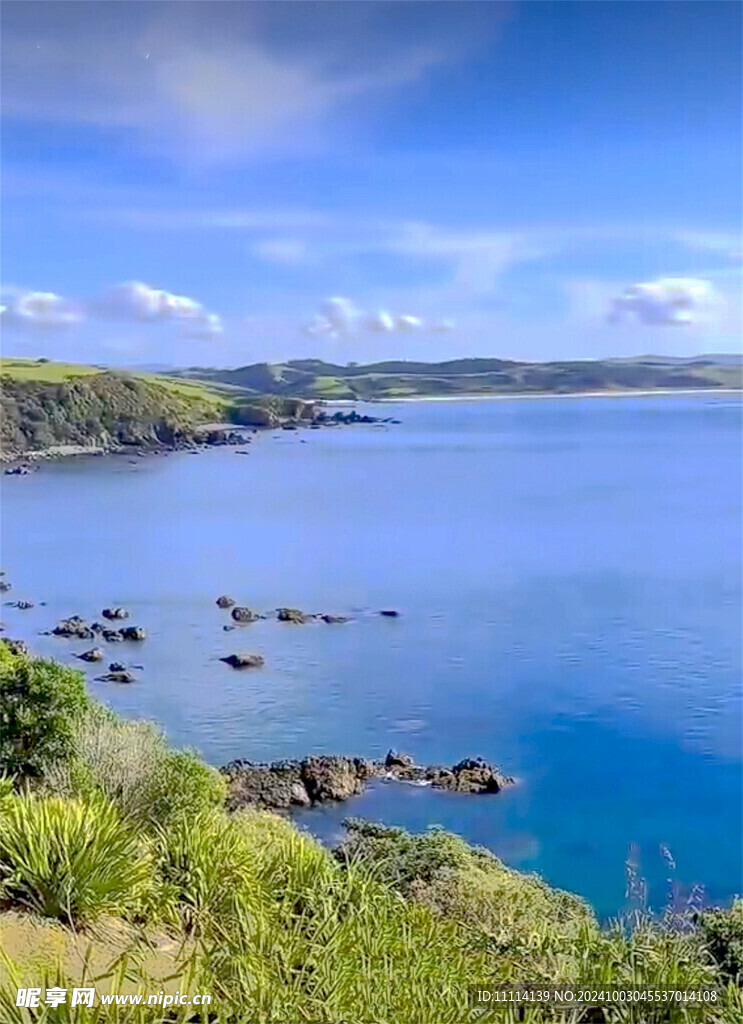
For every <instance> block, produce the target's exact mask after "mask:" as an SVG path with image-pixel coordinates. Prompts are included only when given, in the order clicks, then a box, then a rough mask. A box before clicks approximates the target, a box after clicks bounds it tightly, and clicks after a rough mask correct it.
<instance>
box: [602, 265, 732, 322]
mask: <svg viewBox="0 0 743 1024" xmlns="http://www.w3.org/2000/svg"><path fill="white" fill-rule="evenodd" d="M717 302H718V298H717V293H716V292H715V289H714V288H713V287H712V285H711V284H710V282H709V281H704V280H701V279H699V278H694V277H660V278H657V279H656V280H655V281H643V282H640V283H639V284H633V285H630V286H629V287H628V288H625V290H624V291H623V292H622V294H621V295H618V296H617V297H616V298H615V299H614V301H613V303H612V308H611V312H610V314H609V319H610V320H612V321H613V322H618V321H622V320H624V319H626V318H627V317H630V318H631V317H635V318H636V319H637V320H639V321H640V322H641V323H644V324H653V325H663V324H666V325H669V324H688V323H692V322H694V321H697V320H698V319H700V318H704V317H705V316H708V315H709V314H710V312H711V311H712V310H713V308H714V307H715V306H716V304H717Z"/></svg>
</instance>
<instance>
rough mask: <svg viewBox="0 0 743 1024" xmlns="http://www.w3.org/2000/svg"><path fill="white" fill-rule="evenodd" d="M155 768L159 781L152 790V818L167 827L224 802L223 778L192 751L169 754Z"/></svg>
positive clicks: (225, 790)
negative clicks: (176, 820) (184, 817)
mask: <svg viewBox="0 0 743 1024" xmlns="http://www.w3.org/2000/svg"><path fill="white" fill-rule="evenodd" d="M163 748H164V749H163V753H162V755H161V757H160V758H159V760H158V762H157V766H156V772H157V775H156V778H155V779H154V780H153V785H152V787H151V789H150V793H151V800H152V804H151V818H152V820H154V821H156V822H161V823H166V822H168V821H173V820H175V819H177V818H179V817H181V816H182V815H184V814H185V815H188V816H189V817H191V816H193V815H198V814H201V813H203V812H207V811H209V810H211V809H213V808H215V807H220V806H221V805H222V804H223V803H224V800H225V796H226V793H227V784H226V782H225V780H224V778H223V776H222V775H220V773H219V772H218V771H217V769H216V768H213V767H212V766H211V765H208V764H207V763H206V762H205V761H202V759H201V758H200V757H199V755H198V754H196V753H195V752H194V751H191V750H168V749H167V748H165V744H164V741H163Z"/></svg>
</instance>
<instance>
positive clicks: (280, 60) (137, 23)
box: [3, 2, 505, 165]
mask: <svg viewBox="0 0 743 1024" xmlns="http://www.w3.org/2000/svg"><path fill="white" fill-rule="evenodd" d="M20 6H21V7H23V6H26V5H20ZM29 6H30V7H32V8H33V12H32V14H33V16H30V15H27V16H25V17H24V13H23V11H22V10H21V11H9V12H7V15H6V18H5V21H6V26H5V28H4V39H3V65H4V67H3V74H4V83H5V85H4V90H3V102H4V108H5V112H6V114H8V115H10V116H12V117H15V118H21V119H24V120H26V121H29V122H33V121H35V122H38V123H44V124H50V123H56V124H61V125H73V126H84V127H88V128H92V129H103V130H105V131H107V132H112V131H113V132H119V133H122V138H127V139H129V141H130V143H131V141H132V140H134V141H136V142H137V143H138V144H139V145H141V146H143V147H144V148H145V149H146V150H147V151H149V152H151V153H155V154H159V155H164V156H169V157H171V158H174V159H177V160H180V161H186V162H193V163H195V164H199V165H203V164H217V163H221V162H230V161H235V160H240V159H245V158H250V157H251V156H255V155H264V156H265V155H266V154H271V153H277V152H278V153H293V152H297V151H307V150H308V149H309V150H312V149H318V148H326V147H327V146H329V145H331V146H337V145H339V144H342V142H343V139H344V136H345V135H346V134H347V131H348V127H349V124H350V123H351V122H349V121H348V111H349V108H350V107H352V106H353V105H355V104H357V103H363V104H367V103H369V102H378V101H383V100H386V99H389V97H390V96H392V95H395V94H397V93H398V92H399V90H400V89H402V88H409V87H411V86H414V85H415V84H416V83H419V82H422V81H424V80H425V79H426V78H427V77H428V76H429V75H430V74H431V73H433V72H434V71H435V70H436V69H437V68H440V67H442V66H444V65H446V64H448V63H450V62H452V61H455V60H457V59H459V58H460V57H461V56H462V54H463V52H467V51H468V50H469V49H470V48H471V47H472V46H473V45H476V44H477V42H478V33H477V32H475V31H470V32H469V33H468V35H469V38H468V40H467V45H465V44H464V40H465V37H464V36H463V35H462V33H461V32H460V33H459V38H457V37H456V34H454V35H453V34H452V33H451V32H447V31H445V30H444V29H443V28H442V27H439V28H438V30H432V29H430V28H429V27H428V26H427V21H430V20H431V19H430V18H429V17H428V15H426V16H421V17H420V18H418V19H412V20H411V21H410V23H409V24H408V27H407V30H406V31H405V32H390V31H387V32H377V31H375V21H380V20H384V19H385V18H386V19H387V20H388V21H389V20H390V18H392V17H393V16H394V15H396V13H398V12H395V11H394V10H393V8H394V7H395V5H389V7H388V5H381V7H382V8H388V9H387V10H381V11H370V10H369V9H368V8H370V7H371V6H372V5H364V4H358V5H357V4H350V5H344V8H343V9H340V5H333V11H332V15H333V16H332V17H331V16H330V15H331V12H325V11H324V10H323V5H319V7H318V5H307V7H308V8H309V7H311V8H312V12H311V15H312V16H311V17H309V16H306V15H309V14H310V12H309V11H304V10H303V8H302V5H299V6H298V7H297V6H295V7H294V14H293V17H292V22H293V23H294V30H293V31H292V30H291V25H290V30H289V31H287V22H286V18H285V17H283V14H281V13H280V12H276V11H274V10H273V8H274V7H275V6H277V5H273V4H268V5H264V4H250V5H246V4H233V3H218V2H215V3H209V4H182V3H178V4H152V5H150V4H146V5H145V4H141V5H120V6H117V8H116V9H115V10H113V5H109V4H106V5H102V6H101V7H99V8H98V9H97V10H96V9H94V8H93V7H92V5H77V4H71V5H66V6H62V5H55V8H54V15H55V16H54V17H53V18H50V19H44V18H43V17H40V16H39V14H40V12H41V11H42V10H43V5H37V4H32V5H29ZM278 6H279V7H281V6H283V5H278ZM499 6H502V5H499ZM122 7H123V8H125V9H126V15H124V12H123V10H122ZM109 11H110V12H111V13H110V16H109ZM83 13H84V16H82V15H83ZM504 13H505V7H504V10H503V12H500V11H494V12H492V14H491V17H490V19H489V20H490V24H489V25H488V23H487V22H486V21H485V20H484V19H481V18H478V19H477V20H479V22H480V23H481V25H482V27H483V28H486V29H487V31H488V34H490V33H492V27H493V26H494V25H497V24H498V23H499V22H500V21H501V20H502V17H503V14H504ZM279 20H280V21H281V31H280V32H279V31H277V24H278V21H279ZM461 20H462V21H463V23H464V24H467V22H472V20H473V17H472V15H471V16H469V17H468V18H464V19H461ZM433 21H434V22H435V21H436V19H435V18H434V19H433ZM303 24H304V26H305V29H306V31H305V32H304V33H303V32H302V25H303ZM360 29H363V32H364V36H363V38H364V44H365V45H364V47H363V48H362V47H359V45H358V39H359V34H358V33H359V30H360ZM465 35H466V34H465ZM479 35H480V37H482V31H481V32H480V33H479ZM339 118H340V121H339ZM341 123H343V125H344V128H341V127H340V124H341Z"/></svg>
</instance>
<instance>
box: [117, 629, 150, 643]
mask: <svg viewBox="0 0 743 1024" xmlns="http://www.w3.org/2000/svg"><path fill="white" fill-rule="evenodd" d="M120 632H121V635H122V637H123V638H124V640H146V639H147V634H146V633H145V631H144V630H143V629H142V627H141V626H125V627H124V628H123V629H122V630H120Z"/></svg>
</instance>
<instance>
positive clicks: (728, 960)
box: [699, 900, 743, 985]
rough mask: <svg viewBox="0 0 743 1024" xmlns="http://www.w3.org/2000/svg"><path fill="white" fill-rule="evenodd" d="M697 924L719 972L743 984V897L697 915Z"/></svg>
mask: <svg viewBox="0 0 743 1024" xmlns="http://www.w3.org/2000/svg"><path fill="white" fill-rule="evenodd" d="M699 927H700V929H701V932H702V935H703V937H704V941H705V944H706V946H707V948H708V949H709V951H710V953H711V955H712V957H713V958H714V960H715V962H716V963H717V964H718V965H719V968H720V971H721V972H722V974H723V975H724V976H725V977H726V978H729V979H730V980H731V981H734V982H735V983H736V984H738V985H741V984H743V900H736V902H735V903H734V904H733V906H732V907H731V908H730V910H707V911H705V912H704V913H703V914H700V916H699Z"/></svg>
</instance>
